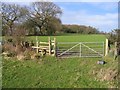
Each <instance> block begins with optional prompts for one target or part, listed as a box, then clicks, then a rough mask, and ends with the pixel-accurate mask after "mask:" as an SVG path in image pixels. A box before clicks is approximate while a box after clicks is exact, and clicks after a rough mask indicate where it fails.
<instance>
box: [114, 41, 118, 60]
mask: <svg viewBox="0 0 120 90" xmlns="http://www.w3.org/2000/svg"><path fill="white" fill-rule="evenodd" d="M117 55H118V51H117V42H115V49H114V59H115V60H116V58H117Z"/></svg>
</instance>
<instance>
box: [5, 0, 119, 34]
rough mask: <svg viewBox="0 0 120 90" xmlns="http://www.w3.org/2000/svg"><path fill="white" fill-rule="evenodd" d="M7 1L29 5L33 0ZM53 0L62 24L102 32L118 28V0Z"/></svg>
mask: <svg viewBox="0 0 120 90" xmlns="http://www.w3.org/2000/svg"><path fill="white" fill-rule="evenodd" d="M4 1H5V0H4ZM9 1H11V2H17V4H21V5H29V4H30V2H31V1H33V0H27V1H25V0H21V1H20V2H18V1H17V0H9ZM53 1H54V2H55V3H56V4H57V5H58V6H59V7H61V9H62V11H63V14H62V16H61V17H60V18H61V20H62V23H63V24H79V25H87V26H93V27H95V28H97V29H99V31H104V32H110V31H111V30H113V29H116V28H118V2H117V1H118V0H84V2H83V0H66V1H61V0H59V2H57V1H58V0H53ZM73 1H74V2H73ZM80 1H81V2H80ZM94 1H96V2H94ZM101 1H102V2H101ZM104 1H105V2H104ZM113 1H114V2H113Z"/></svg>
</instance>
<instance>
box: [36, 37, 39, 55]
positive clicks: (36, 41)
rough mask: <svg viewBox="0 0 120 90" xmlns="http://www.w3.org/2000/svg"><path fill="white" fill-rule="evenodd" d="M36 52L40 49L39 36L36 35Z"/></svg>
mask: <svg viewBox="0 0 120 90" xmlns="http://www.w3.org/2000/svg"><path fill="white" fill-rule="evenodd" d="M36 47H37V48H36V52H37V53H38V52H39V51H38V38H37V36H36Z"/></svg>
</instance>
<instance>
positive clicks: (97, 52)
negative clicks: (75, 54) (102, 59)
mask: <svg viewBox="0 0 120 90" xmlns="http://www.w3.org/2000/svg"><path fill="white" fill-rule="evenodd" d="M81 44H82V45H83V46H85V47H87V48H88V49H90V50H92V51H93V52H95V53H97V54H99V55H100V56H103V55H102V54H100V53H99V52H97V51H95V50H94V49H92V48H89V47H88V46H87V45H85V44H83V43H81Z"/></svg>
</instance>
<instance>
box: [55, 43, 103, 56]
mask: <svg viewBox="0 0 120 90" xmlns="http://www.w3.org/2000/svg"><path fill="white" fill-rule="evenodd" d="M103 56H104V42H58V43H57V57H63V58H69V57H103Z"/></svg>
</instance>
